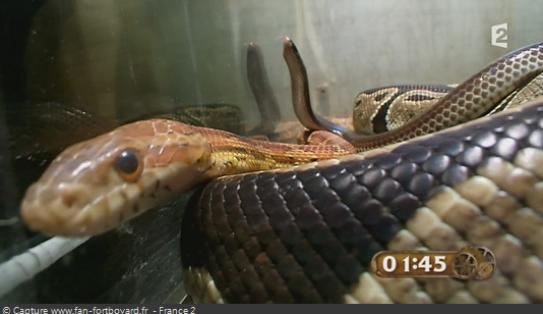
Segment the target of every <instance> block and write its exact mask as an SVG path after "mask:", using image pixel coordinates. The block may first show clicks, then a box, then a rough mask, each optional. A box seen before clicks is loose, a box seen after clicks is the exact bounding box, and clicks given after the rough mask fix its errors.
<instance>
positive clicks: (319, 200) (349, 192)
mask: <svg viewBox="0 0 543 314" xmlns="http://www.w3.org/2000/svg"><path fill="white" fill-rule="evenodd" d="M284 48H285V50H284V51H285V54H284V56H285V59H286V61H287V65H288V66H289V70H290V73H291V81H292V90H293V102H294V104H295V107H296V113H297V115H298V117H299V119H300V121H301V122H303V123H304V124H305V125H306V126H307V127H309V128H311V129H329V130H331V131H333V132H334V133H337V134H340V135H342V136H344V137H345V138H346V139H348V140H349V142H350V143H352V146H351V145H350V144H345V143H343V144H340V145H290V144H280V143H273V142H266V141H256V140H251V139H245V138H241V137H237V136H234V135H232V134H229V133H227V132H223V131H217V130H213V129H206V128H199V127H192V126H188V125H184V124H181V123H177V122H173V121H168V120H156V119H155V120H146V121H141V122H135V123H132V124H128V125H125V126H122V127H120V128H118V129H116V130H114V131H112V132H110V133H107V134H104V135H102V136H99V137H96V138H94V139H92V140H89V141H86V142H83V143H80V144H77V145H75V146H72V147H70V148H68V149H67V150H65V151H64V152H63V153H62V154H60V155H59V156H58V157H57V158H56V159H55V160H54V161H53V163H52V164H51V165H50V167H49V168H48V169H47V171H46V172H45V173H44V174H43V176H42V177H41V179H40V180H39V181H38V182H36V183H35V184H33V185H32V186H31V187H30V188H29V189H28V191H27V193H26V196H25V197H24V199H23V202H22V206H21V207H22V217H23V219H24V220H25V222H26V223H27V224H28V225H29V226H30V227H31V228H32V229H35V230H38V231H41V232H44V233H47V234H60V235H70V236H72V235H87V234H98V233H102V232H105V231H108V230H111V229H113V228H115V227H116V226H118V225H119V223H121V222H122V221H125V220H127V219H129V218H131V217H134V216H136V215H139V214H141V213H142V212H143V211H144V210H147V209H149V208H151V207H153V206H156V205H158V204H160V203H164V202H166V201H168V200H170V199H172V198H175V197H177V196H178V195H179V194H180V193H183V192H184V191H187V190H189V189H191V188H193V187H194V186H195V185H196V184H197V183H199V182H204V181H208V180H209V179H212V178H216V177H219V176H220V177H219V178H217V179H214V180H212V181H211V182H210V183H209V184H207V185H205V186H204V187H203V189H200V190H199V192H197V193H196V194H195V195H194V196H193V198H192V201H191V202H192V204H191V206H188V208H187V212H186V214H185V217H184V220H183V227H182V254H183V265H184V268H185V279H186V286H187V289H188V290H189V291H190V293H191V295H192V296H193V297H194V298H195V299H196V300H201V301H204V302H226V301H228V302H409V303H429V302H542V301H543V285H542V284H541V283H542V282H543V263H542V259H543V241H541V240H540V239H541V236H542V235H543V234H542V230H543V229H542V228H541V226H543V217H542V213H543V207H542V206H541V204H543V199H542V195H543V193H542V192H543V182H542V181H541V179H542V178H543V100H541V99H538V100H536V101H534V102H530V103H527V104H523V105H522V106H518V107H517V108H513V109H510V110H508V111H506V112H503V113H497V114H495V115H492V116H491V117H486V118H483V119H478V120H475V121H470V120H473V119H476V118H478V117H480V116H482V115H484V114H486V113H489V112H491V111H493V109H494V108H495V107H496V106H497V105H498V104H500V103H501V102H502V101H503V99H505V98H506V97H507V96H508V95H510V94H511V93H513V92H514V91H516V90H519V89H520V88H522V87H523V86H525V84H526V83H527V82H528V81H530V80H531V79H533V78H534V77H535V76H536V75H538V74H539V73H541V72H542V71H543V43H540V44H536V45H533V46H530V47H527V48H523V49H520V50H518V51H516V52H513V53H511V54H509V55H507V56H506V57H504V58H502V59H500V60H498V61H496V62H495V63H493V64H492V65H490V66H489V67H487V68H485V69H484V70H482V71H481V72H479V73H478V74H476V75H475V76H473V77H472V78H470V79H469V80H467V81H466V82H465V83H462V84H460V85H459V86H458V87H456V88H454V89H453V90H452V91H450V92H449V93H447V94H446V95H445V96H444V97H443V98H441V99H440V100H438V101H437V102H436V104H435V105H433V106H432V108H430V109H429V110H428V111H426V113H424V114H422V115H420V116H418V117H417V118H416V119H415V120H413V121H412V122H408V123H406V124H405V125H404V126H401V127H399V128H397V129H395V130H392V131H390V132H386V133H383V134H377V135H373V136H365V137H364V136H361V135H359V134H356V133H354V132H351V131H349V130H346V129H345V128H342V127H340V126H337V125H335V124H333V123H331V122H330V121H328V120H326V119H324V118H322V117H319V116H317V115H316V114H314V113H313V112H312V110H311V107H310V106H309V95H308V88H307V86H308V83H307V76H306V73H305V67H304V66H303V63H302V62H301V59H300V58H299V55H298V53H297V50H296V48H295V47H294V45H293V43H292V42H291V41H290V40H286V41H285V43H284ZM468 121H469V122H468ZM457 124H462V125H461V126H458V127H454V128H449V129H447V130H445V131H442V132H438V133H435V132H437V131H439V130H442V129H445V128H448V127H451V126H453V125H457ZM430 133H432V134H430ZM434 133H435V134H434ZM423 134H429V135H427V136H425V137H423V138H418V139H413V138H414V137H417V136H420V135H423ZM401 141H407V142H404V143H399V144H397V143H398V142H401ZM394 143H396V144H394ZM389 144H390V145H389ZM386 145H388V146H386ZM375 148H378V149H375ZM355 151H357V152H363V153H361V154H353V153H354V152H355ZM339 157H342V158H339ZM321 159H328V160H326V161H318V160H321ZM293 165H300V166H297V167H294V168H291V166H293ZM276 168H283V169H281V170H272V169H276ZM251 170H263V171H259V172H252V173H248V174H240V173H243V172H247V171H251ZM466 243H472V244H477V245H485V246H487V247H489V248H490V249H492V250H493V251H494V253H495V254H496V257H497V260H498V268H499V269H498V270H497V271H496V273H495V274H494V276H493V277H492V278H491V279H489V280H487V281H477V282H460V281H455V280H452V279H427V280H414V279H394V280H390V279H389V280H384V279H380V278H377V277H375V276H373V275H372V274H371V273H369V272H368V264H369V262H370V259H371V257H372V256H373V254H374V253H375V252H378V251H379V250H382V249H384V248H388V249H405V248H429V249H436V250H445V249H458V248H460V247H462V246H464V245H465V244H466Z"/></svg>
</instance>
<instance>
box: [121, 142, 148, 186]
mask: <svg viewBox="0 0 543 314" xmlns="http://www.w3.org/2000/svg"><path fill="white" fill-rule="evenodd" d="M114 167H115V170H117V173H119V175H120V176H121V178H123V180H125V181H128V182H134V181H136V180H137V179H138V178H139V176H140V174H141V172H142V171H143V160H141V158H140V155H139V153H138V152H137V151H136V150H134V149H125V150H123V151H121V153H120V154H119V155H118V156H117V158H115V163H114Z"/></svg>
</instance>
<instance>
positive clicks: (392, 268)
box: [371, 247, 496, 280]
mask: <svg viewBox="0 0 543 314" xmlns="http://www.w3.org/2000/svg"><path fill="white" fill-rule="evenodd" d="M495 266H496V261H495V257H494V254H493V253H492V252H491V251H490V250H488V249H487V248H484V247H467V248H463V249H462V250H460V251H423V250H412V251H382V252H379V253H377V254H376V255H375V256H374V257H373V259H372V263H371V267H372V270H373V272H374V273H375V274H376V275H378V276H381V277H454V278H458V279H476V280H482V279H487V278H489V277H490V276H491V275H492V273H493V272H494V269H495Z"/></svg>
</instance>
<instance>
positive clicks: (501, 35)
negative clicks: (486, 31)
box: [490, 23, 508, 48]
mask: <svg viewBox="0 0 543 314" xmlns="http://www.w3.org/2000/svg"><path fill="white" fill-rule="evenodd" d="M507 39H508V37H507V23H502V24H496V25H492V27H491V28H490V43H491V44H492V46H496V47H501V48H507Z"/></svg>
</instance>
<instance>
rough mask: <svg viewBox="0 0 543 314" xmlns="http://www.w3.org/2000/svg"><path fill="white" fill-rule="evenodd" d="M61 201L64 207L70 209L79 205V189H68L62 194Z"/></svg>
mask: <svg viewBox="0 0 543 314" xmlns="http://www.w3.org/2000/svg"><path fill="white" fill-rule="evenodd" d="M60 199H61V200H62V204H64V206H66V207H68V208H70V207H72V206H74V205H75V204H76V203H77V200H78V190H77V189H66V190H63V191H62V192H61V193H60Z"/></svg>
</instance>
